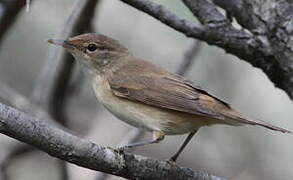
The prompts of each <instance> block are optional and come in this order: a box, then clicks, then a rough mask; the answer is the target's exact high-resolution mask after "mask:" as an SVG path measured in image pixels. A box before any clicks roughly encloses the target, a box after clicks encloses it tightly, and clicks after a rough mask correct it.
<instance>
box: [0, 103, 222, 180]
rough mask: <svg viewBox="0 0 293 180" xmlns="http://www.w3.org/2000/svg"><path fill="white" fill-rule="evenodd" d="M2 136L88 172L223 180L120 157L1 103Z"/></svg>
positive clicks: (130, 156) (129, 156) (140, 158)
mask: <svg viewBox="0 0 293 180" xmlns="http://www.w3.org/2000/svg"><path fill="white" fill-rule="evenodd" d="M0 133H2V134H5V135H7V136H10V137H12V138H15V139H18V140H20V141H22V142H25V143H28V144H30V145H32V146H35V147H36V148H38V149H40V150H42V151H44V152H47V153H48V154H50V155H51V156H54V157H57V158H60V159H63V160H65V161H68V162H71V163H74V164H76V165H78V166H82V167H85V168H88V169H92V170H97V171H102V172H105V173H109V174H113V175H117V176H121V177H124V178H129V179H177V180H180V179H182V180H183V179H184V180H186V179H190V180H191V179H196V180H221V179H223V178H220V177H216V176H213V175H209V174H207V173H204V172H199V171H192V170H191V169H189V168H184V167H179V166H177V165H176V164H173V163H169V162H166V161H159V160H155V159H150V158H147V157H143V156H139V155H134V154H130V153H122V154H121V153H118V152H116V151H115V150H113V149H111V148H106V147H102V146H98V145H95V144H94V143H91V142H89V141H87V140H83V139H80V138H78V137H76V136H74V135H72V134H69V133H67V132H65V131H63V130H61V129H57V128H55V127H52V126H50V125H49V124H47V123H46V122H45V121H41V120H37V119H36V118H34V117H32V116H30V115H28V114H26V113H23V112H21V111H19V110H17V109H14V108H12V107H9V106H7V105H4V104H1V103H0Z"/></svg>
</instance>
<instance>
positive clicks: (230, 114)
mask: <svg viewBox="0 0 293 180" xmlns="http://www.w3.org/2000/svg"><path fill="white" fill-rule="evenodd" d="M224 115H225V116H226V117H227V118H229V119H232V120H233V121H236V122H237V123H240V124H250V125H258V126H262V127H265V128H268V129H271V130H274V131H280V132H282V133H292V132H291V131H289V130H286V129H283V128H281V127H278V126H274V125H272V124H270V123H267V122H265V121H262V120H258V119H250V118H246V117H244V116H243V115H242V114H240V113H238V112H236V111H234V110H233V111H228V112H225V113H224Z"/></svg>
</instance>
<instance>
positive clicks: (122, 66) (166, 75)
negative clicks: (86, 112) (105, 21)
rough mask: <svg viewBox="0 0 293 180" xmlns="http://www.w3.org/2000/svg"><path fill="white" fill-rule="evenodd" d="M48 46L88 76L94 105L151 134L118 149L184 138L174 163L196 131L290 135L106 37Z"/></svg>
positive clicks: (79, 37)
mask: <svg viewBox="0 0 293 180" xmlns="http://www.w3.org/2000/svg"><path fill="white" fill-rule="evenodd" d="M48 42H49V43H51V44H55V45H59V46H62V47H64V48H65V49H66V50H68V51H69V52H70V53H71V54H72V55H73V57H74V58H75V59H76V61H77V62H78V63H79V64H80V65H81V66H82V68H83V69H84V70H85V71H87V72H89V74H90V77H91V78H92V87H93V90H94V92H95V95H96V97H97V100H98V101H99V102H100V103H101V104H103V105H104V107H105V108H106V109H107V110H109V111H110V112H111V113H112V114H113V115H114V116H116V117H117V118H118V119H120V120H122V121H124V122H126V123H128V124H130V125H132V126H134V127H136V128H141V129H144V130H147V131H150V132H152V135H153V138H152V139H151V140H147V141H141V142H136V143H132V144H128V145H125V146H123V147H120V148H119V150H125V149H129V148H133V147H137V146H143V145H147V144H153V143H158V142H160V141H162V140H163V139H164V137H165V136H166V135H181V134H188V136H187V138H186V139H185V140H184V142H183V144H182V145H181V146H180V148H179V150H178V151H176V153H175V154H174V155H173V156H172V157H171V158H170V159H169V160H170V161H173V162H175V161H176V160H177V158H178V156H179V155H180V154H181V152H182V151H183V149H184V148H185V147H186V145H187V144H188V143H189V141H190V140H191V139H192V137H193V136H194V135H195V134H196V132H197V131H198V130H199V128H200V127H204V126H211V125H216V124H223V125H230V126H242V125H258V126H262V127H265V128H268V129H271V130H274V131H280V132H283V133H291V132H290V131H288V130H286V129H283V128H280V127H277V126H274V125H272V124H270V123H267V122H265V121H262V120H258V119H253V118H250V117H248V116H245V115H243V114H242V113H240V112H238V111H237V110H235V109H234V108H232V107H231V105H229V104H228V103H227V102H225V101H223V100H221V99H220V98H218V97H216V96H214V95H212V94H211V93H209V92H208V91H207V90H205V89H203V88H201V87H200V86H197V85H194V84H193V83H191V82H190V81H188V80H187V79H186V78H184V77H182V76H179V75H177V74H174V73H171V72H168V71H167V70H165V69H163V68H162V67H159V66H157V65H155V64H153V63H151V62H149V61H146V60H143V59H142V58H139V57H136V56H134V55H132V53H131V52H130V51H129V50H128V48H126V47H125V46H124V45H122V44H121V43H120V42H119V41H118V40H115V39H113V38H111V37H108V36H105V35H102V34H98V33H86V34H81V35H77V36H74V37H71V38H67V39H49V40H48Z"/></svg>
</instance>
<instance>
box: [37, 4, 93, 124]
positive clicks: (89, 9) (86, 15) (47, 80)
mask: <svg viewBox="0 0 293 180" xmlns="http://www.w3.org/2000/svg"><path fill="white" fill-rule="evenodd" d="M97 3H98V1H97V0H85V1H77V2H76V4H75V6H74V10H73V11H72V13H71V15H70V16H69V18H68V20H67V22H66V24H65V26H64V29H63V30H62V31H61V33H60V35H59V37H61V38H68V37H69V36H71V35H73V34H79V33H82V32H84V31H88V30H89V29H91V19H92V18H93V16H94V10H95V7H96V4H97ZM51 48H52V49H51V51H50V52H49V55H48V60H47V64H46V65H45V66H44V69H43V71H42V73H41V74H40V76H39V78H38V79H37V82H36V88H35V89H34V91H33V95H32V99H33V101H34V102H37V104H40V105H42V106H44V107H45V108H46V109H49V112H50V113H51V114H52V116H53V117H54V119H57V120H63V122H62V123H63V124H64V123H65V122H64V119H65V118H64V117H65V116H64V113H63V111H64V106H63V105H64V97H66V96H65V93H66V90H67V87H68V84H69V79H70V77H71V73H72V70H73V67H74V60H73V59H72V57H71V56H69V55H68V54H67V53H66V54H64V50H63V49H61V48H59V47H53V46H52V47H51Z"/></svg>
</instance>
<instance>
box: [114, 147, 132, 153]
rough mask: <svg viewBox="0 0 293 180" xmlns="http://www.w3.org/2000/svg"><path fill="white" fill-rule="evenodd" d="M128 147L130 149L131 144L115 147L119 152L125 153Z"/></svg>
mask: <svg viewBox="0 0 293 180" xmlns="http://www.w3.org/2000/svg"><path fill="white" fill-rule="evenodd" d="M128 149H130V147H129V146H120V147H117V148H115V151H117V152H118V153H124V152H125V151H126V150H128Z"/></svg>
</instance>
